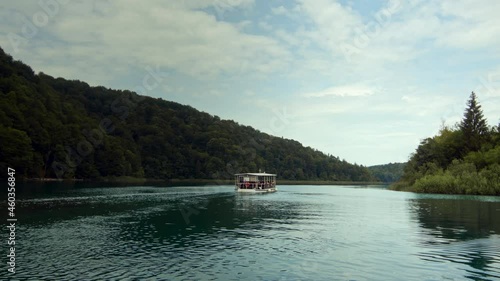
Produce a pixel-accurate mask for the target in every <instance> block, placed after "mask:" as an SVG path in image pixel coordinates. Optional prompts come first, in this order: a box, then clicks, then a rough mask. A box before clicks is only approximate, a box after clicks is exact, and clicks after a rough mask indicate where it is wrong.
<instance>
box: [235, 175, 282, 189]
mask: <svg viewBox="0 0 500 281" xmlns="http://www.w3.org/2000/svg"><path fill="white" fill-rule="evenodd" d="M234 176H235V180H234V184H235V187H236V191H238V192H253V193H265V192H275V191H276V190H278V189H277V188H276V174H267V173H242V174H235V175H234Z"/></svg>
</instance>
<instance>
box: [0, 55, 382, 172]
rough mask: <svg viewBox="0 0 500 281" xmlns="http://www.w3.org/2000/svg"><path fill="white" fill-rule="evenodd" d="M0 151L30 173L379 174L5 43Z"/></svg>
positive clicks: (0, 61) (3, 163)
mask: <svg viewBox="0 0 500 281" xmlns="http://www.w3.org/2000/svg"><path fill="white" fill-rule="evenodd" d="M0 158H1V159H0V169H2V170H4V171H5V170H6V169H7V168H6V167H7V165H13V166H15V167H13V168H15V169H16V171H19V176H25V177H28V178H54V177H61V178H83V179H95V178H100V177H122V176H125V177H137V178H142V177H146V178H159V179H172V178H175V179H190V178H192V179H213V178H218V179H219V178H231V177H232V176H233V174H234V173H237V172H255V171H258V169H262V170H263V171H266V172H269V173H277V174H278V175H279V177H280V179H291V180H294V179H295V180H333V181H334V180H338V181H351V180H352V181H373V180H375V179H374V178H373V176H372V175H371V174H370V172H369V171H368V169H367V168H365V167H362V166H358V165H353V164H350V163H347V162H345V161H341V160H339V159H338V158H337V157H333V156H330V155H325V154H324V153H322V152H320V151H317V150H314V149H312V148H310V147H304V146H303V145H302V144H300V143H299V142H297V141H294V140H289V139H283V138H278V137H274V136H271V135H268V134H265V133H263V132H260V131H258V130H256V129H254V128H251V127H248V126H242V125H240V124H238V123H236V122H234V121H231V120H222V119H221V118H219V117H217V116H213V115H210V114H208V113H205V112H200V111H198V110H196V109H194V108H192V107H190V106H186V105H181V104H178V103H175V102H170V101H165V100H162V99H155V98H151V97H145V96H139V95H137V94H136V93H133V92H130V91H119V90H111V89H106V88H104V87H90V86H89V85H88V84H87V83H84V82H81V81H68V80H65V79H63V78H54V77H51V76H49V75H46V74H43V73H39V74H37V75H35V74H34V73H33V71H32V70H31V68H30V67H29V66H27V65H25V64H23V63H22V62H20V61H15V60H13V59H12V57H11V56H9V55H7V54H5V53H4V52H3V50H2V49H1V48H0ZM2 175H3V176H5V175H6V173H3V174H0V177H1V176H2Z"/></svg>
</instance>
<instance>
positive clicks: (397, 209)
mask: <svg viewBox="0 0 500 281" xmlns="http://www.w3.org/2000/svg"><path fill="white" fill-rule="evenodd" d="M17 197H18V198H17V203H18V206H17V209H16V211H17V217H18V220H19V227H18V229H17V245H16V246H17V247H16V253H17V264H16V265H17V267H16V270H17V272H16V274H15V275H10V274H8V272H7V271H6V269H7V268H6V266H5V255H2V256H3V257H4V270H2V272H1V273H0V279H1V280H5V279H8V280H500V198H498V197H480V196H476V197H474V196H443V195H418V194H413V193H405V192H393V191H389V190H386V189H384V188H380V187H375V186H374V187H358V186H345V187H339V186H279V191H278V192H277V193H273V194H262V195H241V194H236V193H235V192H234V190H233V187H232V186H208V187H192V186H185V187H144V186H135V187H105V186H102V187H85V186H77V187H64V186H56V187H50V186H49V187H42V188H36V189H34V190H33V188H31V189H30V188H28V187H25V188H24V189H23V190H19V191H18V195H17ZM4 198H5V197H4ZM2 204H3V205H5V201H4V202H3V203H2ZM2 249H5V247H2ZM12 277H14V278H12Z"/></svg>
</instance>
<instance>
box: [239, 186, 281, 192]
mask: <svg viewBox="0 0 500 281" xmlns="http://www.w3.org/2000/svg"><path fill="white" fill-rule="evenodd" d="M277 190H278V189H277V188H276V187H272V188H264V189H256V188H252V189H247V188H237V189H236V191H238V192H243V193H271V192H276V191H277Z"/></svg>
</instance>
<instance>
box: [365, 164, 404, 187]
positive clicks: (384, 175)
mask: <svg viewBox="0 0 500 281" xmlns="http://www.w3.org/2000/svg"><path fill="white" fill-rule="evenodd" d="M405 165H406V163H389V164H384V165H375V166H370V167H368V170H370V172H371V173H372V174H373V176H375V177H376V178H377V179H378V180H379V181H381V182H385V183H390V182H396V181H398V180H399V179H400V178H401V177H402V176H403V170H404V167H405Z"/></svg>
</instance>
